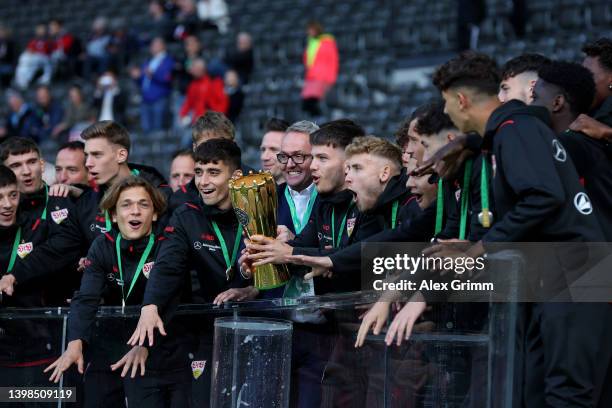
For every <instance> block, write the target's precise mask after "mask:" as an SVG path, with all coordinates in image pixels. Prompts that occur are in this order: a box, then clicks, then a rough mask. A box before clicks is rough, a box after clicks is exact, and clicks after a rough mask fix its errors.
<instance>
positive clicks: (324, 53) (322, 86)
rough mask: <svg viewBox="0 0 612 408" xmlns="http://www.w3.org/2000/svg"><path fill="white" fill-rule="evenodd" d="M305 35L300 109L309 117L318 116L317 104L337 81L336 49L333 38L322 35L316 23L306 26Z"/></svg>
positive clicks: (337, 58)
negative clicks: (303, 74) (303, 75)
mask: <svg viewBox="0 0 612 408" xmlns="http://www.w3.org/2000/svg"><path fill="white" fill-rule="evenodd" d="M307 34H308V43H307V45H306V50H304V58H303V60H304V67H305V78H304V87H303V88H302V109H303V110H304V111H305V112H307V113H309V114H310V115H311V116H320V115H321V107H320V106H319V103H320V101H321V99H323V98H324V97H325V94H326V93H327V91H329V89H330V88H331V87H332V86H333V85H334V84H335V83H336V80H337V79H338V66H339V57H338V48H337V47H336V40H335V39H334V37H333V36H332V35H330V34H324V33H323V27H322V26H321V24H319V23H317V22H310V23H309V24H308V28H307Z"/></svg>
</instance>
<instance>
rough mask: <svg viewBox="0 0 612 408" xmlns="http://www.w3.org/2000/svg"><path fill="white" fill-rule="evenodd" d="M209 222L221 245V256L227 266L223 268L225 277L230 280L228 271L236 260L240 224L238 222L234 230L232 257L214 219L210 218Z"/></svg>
mask: <svg viewBox="0 0 612 408" xmlns="http://www.w3.org/2000/svg"><path fill="white" fill-rule="evenodd" d="M211 223H212V226H213V229H214V230H215V235H216V236H217V239H218V240H219V244H220V245H221V252H223V258H224V259H225V265H226V266H227V269H226V270H225V275H226V277H227V280H230V278H231V276H230V272H231V269H232V265H233V264H234V262H236V256H237V255H238V247H239V246H240V237H241V236H242V234H241V233H240V232H241V230H242V225H241V224H238V230H237V231H236V239H235V240H234V249H233V250H232V257H231V258H230V257H229V251H228V250H227V244H226V243H225V239H224V238H223V235H222V234H221V231H220V230H219V226H218V225H217V223H216V222H215V221H214V220H212V221H211Z"/></svg>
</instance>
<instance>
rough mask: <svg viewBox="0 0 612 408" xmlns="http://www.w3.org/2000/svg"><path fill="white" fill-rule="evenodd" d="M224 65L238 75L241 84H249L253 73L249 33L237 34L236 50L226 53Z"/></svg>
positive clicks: (251, 40)
mask: <svg viewBox="0 0 612 408" xmlns="http://www.w3.org/2000/svg"><path fill="white" fill-rule="evenodd" d="M225 63H226V64H227V65H228V66H229V67H230V68H231V69H233V70H235V71H236V72H237V73H238V76H239V77H240V82H241V83H242V84H246V83H248V82H249V77H250V76H251V73H252V72H253V39H252V38H251V35H250V34H249V33H245V32H242V33H238V37H237V38H236V49H234V50H232V51H230V52H228V53H227V55H226V56H225Z"/></svg>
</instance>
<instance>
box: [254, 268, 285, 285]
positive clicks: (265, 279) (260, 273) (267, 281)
mask: <svg viewBox="0 0 612 408" xmlns="http://www.w3.org/2000/svg"><path fill="white" fill-rule="evenodd" d="M290 277H291V276H290V275H289V269H287V265H262V266H257V267H255V270H254V271H253V281H254V286H255V287H256V288H257V289H259V290H268V289H275V288H279V287H281V286H283V285H285V284H286V283H287V282H289V278H290Z"/></svg>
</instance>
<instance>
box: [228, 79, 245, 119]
mask: <svg viewBox="0 0 612 408" xmlns="http://www.w3.org/2000/svg"><path fill="white" fill-rule="evenodd" d="M225 94H226V95H227V96H228V97H229V108H228V110H227V117H228V119H229V120H231V121H232V123H234V124H236V121H237V120H238V116H240V112H242V105H243V104H244V92H242V86H241V84H240V79H239V78H238V73H237V72H236V71H234V70H233V69H230V70H229V71H227V72H226V73H225Z"/></svg>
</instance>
